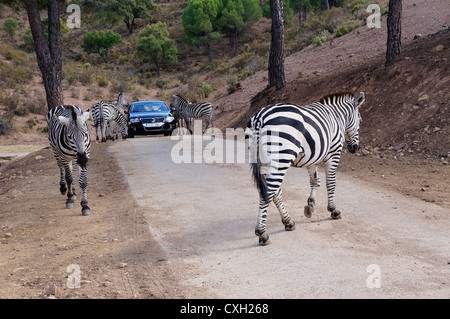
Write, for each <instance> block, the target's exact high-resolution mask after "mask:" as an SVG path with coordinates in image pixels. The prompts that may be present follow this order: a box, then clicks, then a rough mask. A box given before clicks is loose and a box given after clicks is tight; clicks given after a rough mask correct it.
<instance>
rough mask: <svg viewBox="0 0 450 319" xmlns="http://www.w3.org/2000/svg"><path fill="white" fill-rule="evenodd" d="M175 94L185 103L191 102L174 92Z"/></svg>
mask: <svg viewBox="0 0 450 319" xmlns="http://www.w3.org/2000/svg"><path fill="white" fill-rule="evenodd" d="M174 95H175V96H178V97H179V98H180V99H182V100H183V101H184V102H186V103H189V104H190V103H191V102H189V101H188V100H186V99H185V98H184V97H182V96H181V95H180V94H178V93H176V94H174Z"/></svg>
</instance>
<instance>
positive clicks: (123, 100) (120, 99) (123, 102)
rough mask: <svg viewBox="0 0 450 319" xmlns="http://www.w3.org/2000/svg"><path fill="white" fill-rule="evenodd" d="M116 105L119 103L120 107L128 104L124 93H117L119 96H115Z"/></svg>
mask: <svg viewBox="0 0 450 319" xmlns="http://www.w3.org/2000/svg"><path fill="white" fill-rule="evenodd" d="M117 105H121V106H122V107H124V106H128V105H129V104H128V101H127V99H126V98H125V93H123V92H120V93H119V97H118V98H117Z"/></svg>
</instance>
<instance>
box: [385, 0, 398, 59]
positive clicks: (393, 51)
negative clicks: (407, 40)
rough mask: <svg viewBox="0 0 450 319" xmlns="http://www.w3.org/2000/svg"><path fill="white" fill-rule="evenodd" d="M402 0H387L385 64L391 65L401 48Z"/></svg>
mask: <svg viewBox="0 0 450 319" xmlns="http://www.w3.org/2000/svg"><path fill="white" fill-rule="evenodd" d="M401 20H402V0H389V13H388V18H387V29H388V32H387V33H388V35H387V48H386V63H385V65H386V66H389V65H392V64H393V63H394V62H395V61H396V60H397V58H398V56H399V55H400V53H401V48H402V28H401Z"/></svg>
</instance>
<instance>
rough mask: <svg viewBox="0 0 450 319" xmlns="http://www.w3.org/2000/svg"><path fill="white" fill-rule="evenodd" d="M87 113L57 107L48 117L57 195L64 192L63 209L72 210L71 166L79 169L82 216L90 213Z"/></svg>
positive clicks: (76, 109)
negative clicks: (58, 178) (56, 176)
mask: <svg viewBox="0 0 450 319" xmlns="http://www.w3.org/2000/svg"><path fill="white" fill-rule="evenodd" d="M88 119H89V110H88V111H86V112H83V111H82V110H81V109H80V108H79V107H78V106H75V105H60V106H56V107H54V108H52V109H51V110H50V111H49V112H48V114H47V124H48V140H49V142H50V146H51V147H52V150H53V155H54V156H55V159H56V161H57V163H58V167H59V172H60V181H59V185H60V188H59V190H60V192H61V194H62V195H65V194H66V192H67V201H66V208H73V203H74V199H75V198H76V194H75V186H74V185H73V174H72V171H73V166H74V164H75V159H76V164H78V166H79V178H78V184H79V186H80V188H81V207H82V209H81V213H82V214H83V215H85V216H86V215H89V214H90V208H89V206H88V205H87V204H88V201H87V197H86V188H87V185H88V179H87V168H88V162H89V157H90V149H91V135H90V128H89V124H88V123H87V120H88Z"/></svg>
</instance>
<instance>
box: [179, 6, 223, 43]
mask: <svg viewBox="0 0 450 319" xmlns="http://www.w3.org/2000/svg"><path fill="white" fill-rule="evenodd" d="M220 6H221V1H220V0H189V2H188V5H187V7H186V9H184V11H183V14H182V15H181V24H182V25H183V29H184V34H185V35H186V37H185V38H184V39H183V40H184V41H185V42H186V43H187V44H190V45H207V46H211V45H213V44H214V43H216V42H217V41H218V40H219V39H220V35H219V33H217V32H216V31H214V29H213V23H215V20H216V18H217V15H218V14H219V9H220Z"/></svg>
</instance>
